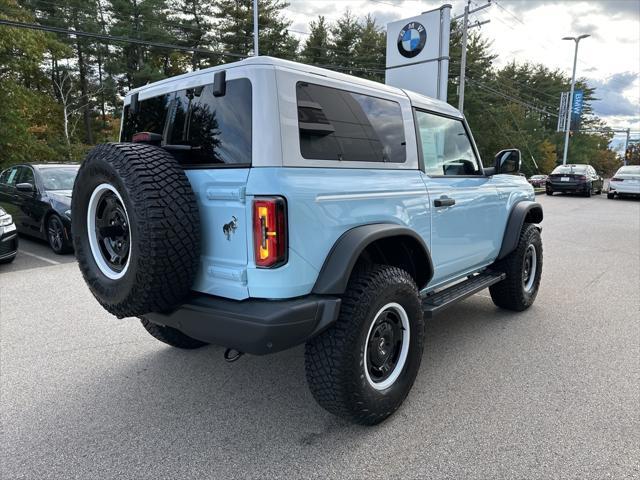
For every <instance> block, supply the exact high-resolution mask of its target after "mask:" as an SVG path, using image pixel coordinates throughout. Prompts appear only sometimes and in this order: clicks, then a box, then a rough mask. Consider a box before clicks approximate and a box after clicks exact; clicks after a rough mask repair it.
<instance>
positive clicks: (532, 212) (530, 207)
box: [496, 200, 544, 260]
mask: <svg viewBox="0 0 640 480" xmlns="http://www.w3.org/2000/svg"><path fill="white" fill-rule="evenodd" d="M543 216H544V215H543V213H542V205H540V204H539V203H538V202H533V201H530V200H523V201H520V202H518V203H516V204H515V205H514V206H513V208H512V209H511V213H509V219H508V220H507V226H506V228H505V230H504V235H503V236H502V245H501V247H500V252H499V253H498V257H497V258H496V260H501V259H503V258H504V257H506V256H507V255H509V254H510V253H511V252H513V251H514V250H515V249H516V247H517V246H518V239H519V238H520V232H521V231H522V226H523V225H524V221H525V219H527V217H530V220H531V221H530V222H529V223H540V222H542V219H543Z"/></svg>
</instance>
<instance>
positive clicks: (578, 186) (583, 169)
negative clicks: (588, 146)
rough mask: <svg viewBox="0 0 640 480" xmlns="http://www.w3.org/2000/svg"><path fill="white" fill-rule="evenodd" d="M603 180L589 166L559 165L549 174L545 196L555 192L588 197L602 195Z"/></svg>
mask: <svg viewBox="0 0 640 480" xmlns="http://www.w3.org/2000/svg"><path fill="white" fill-rule="evenodd" d="M603 184H604V180H603V179H602V177H601V176H600V175H598V174H597V173H596V170H595V169H594V168H593V167H592V166H591V165H581V164H571V165H559V166H557V167H556V168H555V169H554V170H553V172H551V173H550V174H549V178H547V182H546V184H545V190H546V192H547V195H553V194H554V193H555V192H562V193H580V194H582V195H584V196H585V197H590V196H591V194H592V193H595V194H596V195H600V194H601V193H602V188H603Z"/></svg>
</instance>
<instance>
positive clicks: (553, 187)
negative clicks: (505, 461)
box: [545, 182, 591, 192]
mask: <svg viewBox="0 0 640 480" xmlns="http://www.w3.org/2000/svg"><path fill="white" fill-rule="evenodd" d="M545 188H546V189H547V190H548V191H552V192H587V191H588V190H589V188H591V186H590V185H589V184H588V183H560V182H558V183H547V185H546V187H545Z"/></svg>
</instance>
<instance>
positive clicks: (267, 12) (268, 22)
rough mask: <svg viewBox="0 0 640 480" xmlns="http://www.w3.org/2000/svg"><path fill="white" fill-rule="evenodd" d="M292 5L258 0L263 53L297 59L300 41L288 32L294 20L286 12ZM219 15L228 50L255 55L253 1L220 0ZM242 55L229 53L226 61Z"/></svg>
mask: <svg viewBox="0 0 640 480" xmlns="http://www.w3.org/2000/svg"><path fill="white" fill-rule="evenodd" d="M288 6H289V4H288V3H286V2H283V1H282V0H259V1H258V26H259V30H258V35H259V42H260V45H259V51H260V54H261V55H270V56H273V57H279V58H286V59H293V58H295V57H296V53H297V49H298V40H297V39H296V38H294V37H293V36H291V34H289V32H288V30H287V29H288V28H289V26H291V22H290V21H288V20H286V19H285V18H284V17H283V15H282V12H283V10H284V9H285V8H286V7H288ZM217 7H218V8H217V10H216V15H217V17H218V18H219V24H218V31H219V33H220V41H221V43H222V45H223V48H224V50H226V51H227V52H230V53H233V54H236V55H244V56H249V55H251V54H253V0H220V1H219V2H218V3H217ZM237 59H238V58H236V57H232V56H227V57H225V59H224V61H226V62H230V61H235V60H237Z"/></svg>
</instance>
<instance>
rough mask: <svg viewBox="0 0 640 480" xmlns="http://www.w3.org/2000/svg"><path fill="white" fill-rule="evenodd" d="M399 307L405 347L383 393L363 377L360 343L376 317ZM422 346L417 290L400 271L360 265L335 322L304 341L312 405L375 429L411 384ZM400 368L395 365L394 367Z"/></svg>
mask: <svg viewBox="0 0 640 480" xmlns="http://www.w3.org/2000/svg"><path fill="white" fill-rule="evenodd" d="M390 302H396V303H397V304H399V305H401V306H402V308H403V309H404V310H405V312H406V313H407V316H408V321H409V343H408V345H409V349H408V352H407V357H406V361H405V362H404V365H403V366H402V368H401V370H399V371H400V374H399V376H398V378H397V379H396V380H395V381H394V383H392V384H391V385H390V386H389V387H388V388H386V389H384V390H377V389H375V388H374V387H373V386H372V385H371V384H370V383H369V380H368V379H367V376H366V374H365V368H367V366H366V365H367V364H366V360H365V358H364V352H365V343H366V342H367V338H368V336H369V333H370V329H371V325H372V322H373V320H374V319H375V315H376V313H377V312H378V311H379V310H380V309H381V308H383V307H384V306H386V305H387V304H389V303H390ZM423 342H424V319H423V312H422V307H421V302H420V297H419V294H418V288H417V287H416V284H415V282H414V281H413V279H412V278H411V276H410V275H409V274H408V273H407V272H406V271H404V270H402V269H399V268H396V267H391V266H386V265H371V266H368V267H359V268H358V269H357V270H356V271H355V272H354V274H353V275H352V277H351V279H350V280H349V283H348V286H347V290H346V292H345V294H344V295H343V297H342V305H341V308H340V315H339V317H338V319H337V321H336V322H335V323H334V324H333V325H332V326H331V327H330V328H329V329H327V330H325V331H324V332H323V333H321V334H320V335H318V336H317V337H315V338H313V339H311V340H310V341H308V342H307V344H306V348H305V369H306V375H307V382H308V384H309V388H310V390H311V393H312V394H313V396H314V398H315V399H316V401H317V402H318V403H319V404H320V405H321V406H322V407H323V408H325V409H326V410H327V411H329V412H330V413H333V414H334V415H337V416H339V417H342V418H344V419H347V420H349V421H352V422H354V423H358V424H362V425H375V424H377V423H380V422H382V421H383V420H385V419H386V418H387V417H389V416H390V415H391V414H392V413H393V412H395V411H396V410H397V409H398V407H399V406H400V405H401V404H402V402H403V401H404V399H405V398H406V396H407V394H408V393H409V391H410V390H411V387H412V386H413V382H414V380H415V378H416V375H417V373H418V370H419V368H420V362H421V360H422V350H423ZM398 368H400V367H398Z"/></svg>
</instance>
